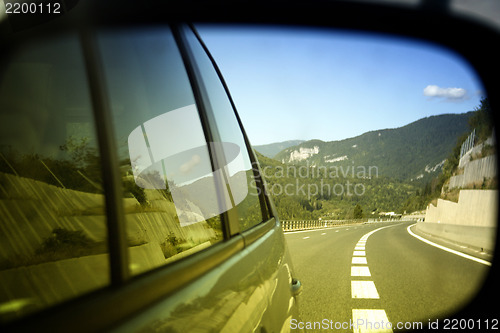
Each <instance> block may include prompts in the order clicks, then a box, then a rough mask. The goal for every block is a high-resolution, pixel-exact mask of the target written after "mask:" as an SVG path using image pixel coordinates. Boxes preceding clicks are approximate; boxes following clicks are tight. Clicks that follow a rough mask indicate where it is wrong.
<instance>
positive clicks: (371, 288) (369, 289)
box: [351, 281, 380, 298]
mask: <svg viewBox="0 0 500 333" xmlns="http://www.w3.org/2000/svg"><path fill="white" fill-rule="evenodd" d="M351 296H352V298H380V297H379V296H378V292H377V288H375V283H373V281H351Z"/></svg>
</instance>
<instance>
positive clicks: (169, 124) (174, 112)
mask: <svg viewBox="0 0 500 333" xmlns="http://www.w3.org/2000/svg"><path fill="white" fill-rule="evenodd" d="M99 47H100V50H101V53H102V61H103V64H104V69H105V71H104V73H105V76H106V81H107V85H108V94H109V97H110V103H111V108H112V116H113V120H114V124H115V133H116V140H117V145H118V149H119V158H120V166H121V169H120V173H121V177H122V180H123V196H124V207H125V213H126V228H127V237H128V245H129V251H130V252H129V253H130V258H131V264H130V268H131V271H132V274H137V273H141V272H144V271H147V270H150V269H153V268H155V267H159V266H162V265H164V264H167V263H169V262H172V261H175V260H178V259H181V258H183V257H185V256H187V255H189V254H192V253H195V252H197V251H200V250H203V249H205V248H207V247H209V246H210V245H212V244H214V243H217V242H219V241H221V240H222V239H223V233H222V222H221V218H220V213H222V212H223V211H225V210H226V209H225V208H224V205H223V204H220V202H221V200H219V199H220V198H218V195H217V193H218V192H217V187H216V186H217V184H216V182H215V177H216V174H215V173H214V172H213V167H212V162H211V157H210V151H209V149H210V147H209V145H208V144H207V140H206V138H205V134H204V131H203V127H202V123H201V121H200V117H199V113H198V108H197V106H196V104H195V99H194V96H193V92H192V90H191V86H190V82H189V79H188V76H187V74H186V71H185V67H184V64H183V62H182V58H181V56H180V53H179V51H178V49H177V46H176V43H175V40H174V38H173V36H172V34H171V32H170V30H169V29H167V28H151V29H145V30H120V31H107V32H103V33H101V34H100V36H99ZM222 199H224V198H222Z"/></svg>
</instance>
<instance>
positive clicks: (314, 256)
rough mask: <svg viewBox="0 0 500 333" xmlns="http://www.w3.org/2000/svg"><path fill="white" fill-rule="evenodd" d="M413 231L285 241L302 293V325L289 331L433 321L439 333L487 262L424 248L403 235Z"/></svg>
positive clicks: (309, 235)
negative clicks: (301, 286) (448, 315)
mask: <svg viewBox="0 0 500 333" xmlns="http://www.w3.org/2000/svg"><path fill="white" fill-rule="evenodd" d="M412 224H414V222H398V223H394V222H390V223H372V224H363V225H357V226H346V227H338V228H332V229H325V230H313V231H303V232H292V233H287V234H286V239H287V242H288V246H289V249H290V253H291V255H292V259H293V262H294V266H295V270H296V274H297V277H298V278H299V279H300V280H301V282H302V284H303V286H304V287H303V291H302V294H301V296H300V298H299V307H300V313H301V318H300V321H298V320H297V319H294V320H292V323H291V328H292V329H294V328H302V327H304V328H306V329H308V331H313V332H314V331H320V332H321V331H323V332H324V331H325V330H327V329H331V330H333V331H338V332H341V331H346V332H352V331H354V332H365V331H371V329H373V330H375V331H379V332H380V331H382V332H383V331H387V332H391V331H398V330H399V329H398V328H400V329H404V328H412V329H422V328H425V327H426V326H427V325H428V324H429V322H430V321H432V322H435V321H436V319H437V320H438V321H439V322H438V325H439V328H440V329H442V328H443V325H444V324H446V322H445V321H444V318H446V315H447V314H452V313H454V312H455V311H456V310H457V309H459V308H460V307H461V306H462V305H465V304H467V302H468V300H469V299H470V298H471V297H472V296H474V295H475V294H476V293H477V290H478V289H479V288H480V287H481V285H482V281H483V280H484V278H485V276H486V273H487V272H488V269H489V266H488V265H487V263H488V262H483V263H481V262H477V261H473V260H470V259H467V258H464V257H461V256H458V255H456V254H454V253H450V252H447V251H443V250H442V249H440V248H437V247H434V246H431V245H429V244H427V243H425V242H423V241H421V240H419V239H417V238H416V237H414V236H412V235H411V234H410V233H409V231H408V230H407V229H408V227H409V226H411V225H412ZM411 230H412V231H415V230H414V227H413V228H411ZM485 263H486V264H485ZM491 320H492V322H489V323H482V325H483V328H484V325H486V324H489V325H494V324H495V323H494V320H496V319H493V318H492V319H491ZM388 322H390V324H389V323H388ZM449 324H450V326H451V324H452V323H449ZM419 325H421V326H419ZM477 325H478V324H477V323H476V328H477ZM496 327H498V328H500V323H498V324H497V326H496ZM377 329H378V330H377Z"/></svg>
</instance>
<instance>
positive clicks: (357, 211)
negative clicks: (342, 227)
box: [353, 204, 363, 219]
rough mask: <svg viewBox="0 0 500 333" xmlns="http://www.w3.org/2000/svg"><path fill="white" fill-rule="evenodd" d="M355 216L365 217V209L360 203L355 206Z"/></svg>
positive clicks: (357, 217)
mask: <svg viewBox="0 0 500 333" xmlns="http://www.w3.org/2000/svg"><path fill="white" fill-rule="evenodd" d="M353 217H354V218H355V219H362V218H363V209H362V208H361V206H360V205H359V204H356V206H355V207H354V212H353Z"/></svg>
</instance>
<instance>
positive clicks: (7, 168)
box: [0, 36, 109, 320]
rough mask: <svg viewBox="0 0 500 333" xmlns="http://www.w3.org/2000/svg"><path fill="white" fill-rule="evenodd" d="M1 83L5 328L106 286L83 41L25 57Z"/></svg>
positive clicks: (55, 43)
mask: <svg viewBox="0 0 500 333" xmlns="http://www.w3.org/2000/svg"><path fill="white" fill-rule="evenodd" d="M10 59H11V61H10V63H9V64H7V65H6V67H5V70H4V71H3V72H2V73H1V76H0V228H1V229H0V230H1V231H0V320H9V319H13V318H17V317H19V316H22V315H25V314H27V313H30V312H32V311H36V310H39V309H43V308H45V307H47V306H50V305H53V304H56V303H59V302H61V301H64V300H67V299H69V298H72V297H75V296H78V295H81V294H83V293H86V292H89V291H91V290H94V289H96V288H99V287H103V286H105V285H107V284H109V263H108V254H107V228H106V216H105V208H104V195H103V186H102V177H101V165H100V162H99V151H98V148H97V139H96V134H95V129H94V120H93V115H92V107H91V102H90V96H89V90H88V82H87V79H86V74H85V69H84V64H83V59H82V51H81V49H80V46H79V44H78V39H77V38H75V37H74V36H66V37H60V38H57V39H56V38H54V39H50V40H49V39H45V40H43V41H41V42H39V43H32V44H30V46H29V47H26V48H24V49H21V50H19V52H17V53H16V54H14V55H13V56H12V57H11V58H10Z"/></svg>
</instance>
